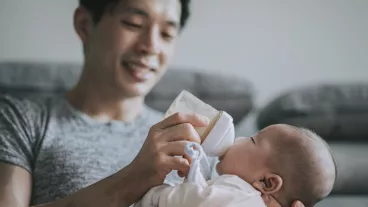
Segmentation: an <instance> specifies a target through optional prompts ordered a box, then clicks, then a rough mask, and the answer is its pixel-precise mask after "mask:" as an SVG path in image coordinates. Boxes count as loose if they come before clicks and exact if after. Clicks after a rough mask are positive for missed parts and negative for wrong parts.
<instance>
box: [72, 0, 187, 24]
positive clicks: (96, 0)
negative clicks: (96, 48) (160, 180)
mask: <svg viewBox="0 0 368 207" xmlns="http://www.w3.org/2000/svg"><path fill="white" fill-rule="evenodd" d="M119 1H123V0H79V5H81V6H83V7H85V8H86V9H87V10H88V11H89V12H90V13H91V15H92V17H93V21H94V22H95V23H98V22H99V21H100V20H101V17H102V16H103V14H104V13H105V12H106V10H107V9H108V7H110V6H113V5H114V4H117V3H119ZM180 3H181V17H180V27H181V28H183V27H184V26H185V24H186V23H187V20H188V18H189V15H190V12H189V4H190V0H180Z"/></svg>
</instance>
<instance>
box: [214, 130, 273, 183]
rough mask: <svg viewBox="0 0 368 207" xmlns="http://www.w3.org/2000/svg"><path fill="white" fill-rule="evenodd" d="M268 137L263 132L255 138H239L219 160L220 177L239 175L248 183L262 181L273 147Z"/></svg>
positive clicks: (218, 170) (217, 167)
mask: <svg viewBox="0 0 368 207" xmlns="http://www.w3.org/2000/svg"><path fill="white" fill-rule="evenodd" d="M266 135H267V134H266V132H262V131H261V132H260V133H258V134H257V135H256V136H254V137H250V138H245V137H240V138H237V139H236V141H235V143H234V144H233V145H232V146H230V147H229V149H228V150H227V152H226V153H225V154H224V155H223V156H222V157H220V158H219V160H220V162H219V163H218V164H217V166H216V169H217V172H218V173H219V174H220V175H223V174H232V175H237V176H239V177H240V178H242V179H243V180H245V181H247V182H248V183H253V182H254V181H256V180H260V179H262V175H263V174H264V173H265V172H266V171H267V170H268V168H267V159H268V156H269V154H270V147H271V145H270V144H269V142H268V139H267V138H266V137H265V136H266Z"/></svg>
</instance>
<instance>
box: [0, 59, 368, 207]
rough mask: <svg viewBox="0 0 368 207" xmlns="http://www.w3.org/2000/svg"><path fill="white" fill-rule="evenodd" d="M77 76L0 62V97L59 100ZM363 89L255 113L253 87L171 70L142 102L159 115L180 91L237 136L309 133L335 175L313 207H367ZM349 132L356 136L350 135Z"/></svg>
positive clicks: (308, 91) (299, 93)
mask: <svg viewBox="0 0 368 207" xmlns="http://www.w3.org/2000/svg"><path fill="white" fill-rule="evenodd" d="M80 72H81V67H80V65H79V64H73V63H42V62H3V63H0V95H1V94H4V93H7V94H11V95H14V96H21V97H28V98H39V97H42V96H54V95H62V94H64V93H65V91H66V90H68V89H69V88H71V87H72V86H73V85H74V84H75V83H76V81H77V79H78V76H79V74H80ZM367 88H368V87H367V86H366V85H357V84H353V85H349V86H340V85H334V86H316V87H306V88H302V89H297V90H292V91H289V92H287V93H285V94H282V95H280V97H278V98H277V99H275V100H274V101H272V102H270V103H269V104H268V105H267V106H266V107H265V108H263V109H262V110H259V111H255V110H254V108H255V107H254V102H253V97H254V90H253V85H252V83H251V82H249V81H247V80H246V79H244V78H241V77H232V76H228V75H225V74H213V73H211V74H210V73H205V72H201V71H194V70H188V69H185V70H184V69H180V68H179V69H177V68H176V69H170V70H169V71H168V72H167V73H166V75H165V76H164V77H163V79H162V80H161V81H160V83H159V84H158V85H157V86H156V87H155V88H154V89H153V91H152V92H151V93H150V94H149V95H148V96H147V99H146V103H147V105H149V106H151V107H152V108H155V109H157V110H160V111H165V110H166V109H167V107H168V106H169V104H170V103H171V102H172V101H173V99H174V98H175V97H176V95H177V94H178V93H179V92H180V91H181V90H183V89H186V90H188V91H191V92H192V93H193V94H195V95H196V96H198V97H199V98H201V99H203V100H204V101H206V102H208V103H209V104H211V105H213V106H214V107H216V108H218V109H221V110H225V111H227V112H228V113H230V114H231V115H232V116H233V117H234V122H235V124H236V129H237V134H238V135H243V136H244V135H251V134H252V133H255V132H256V131H257V130H259V129H260V128H263V127H264V126H267V125H269V124H273V123H289V124H294V125H300V126H306V127H309V128H312V129H314V130H315V131H317V132H318V133H319V134H322V136H323V137H324V138H326V140H327V141H328V143H329V144H330V146H331V149H332V152H333V153H334V155H335V157H336V160H337V164H338V172H339V173H338V180H337V183H336V186H335V189H334V191H333V193H332V195H331V196H330V197H329V198H328V199H326V200H324V201H323V202H321V203H320V204H318V207H343V206H344V207H345V206H354V207H368V185H366V183H368V159H366V158H368V141H367V139H365V138H368V137H367V133H365V131H364V130H367V129H368V120H367V117H368V116H367V115H368V110H366V109H367V106H368V102H367V100H368V98H367V97H368V90H367ZM331 94H334V95H333V96H331ZM352 100H354V101H352ZM365 101H366V102H365ZM352 123H353V124H352ZM352 133H356V134H353V135H354V136H350V135H351V134H352Z"/></svg>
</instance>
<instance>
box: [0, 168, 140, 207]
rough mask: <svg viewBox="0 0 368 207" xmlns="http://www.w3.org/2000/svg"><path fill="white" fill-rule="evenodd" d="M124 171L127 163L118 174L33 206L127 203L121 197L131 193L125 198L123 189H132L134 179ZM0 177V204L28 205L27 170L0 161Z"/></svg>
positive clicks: (51, 206) (29, 194) (121, 204)
mask: <svg viewBox="0 0 368 207" xmlns="http://www.w3.org/2000/svg"><path fill="white" fill-rule="evenodd" d="M128 172H129V169H128V167H127V168H125V169H123V170H121V171H120V172H119V175H118V174H116V175H113V176H111V177H108V178H106V179H104V180H102V181H100V182H98V183H96V184H94V185H91V186H89V187H87V188H85V189H82V190H80V191H79V192H77V193H75V194H73V195H71V196H68V197H66V198H63V199H60V200H58V201H55V202H53V203H48V204H43V205H39V206H37V207H79V206H91V207H94V206H96V207H97V206H98V207H100V206H122V207H124V206H129V204H128V203H126V202H125V199H126V201H127V202H129V200H134V199H135V198H134V196H133V197H132V198H131V199H129V193H128V192H127V191H126V190H127V189H130V190H134V184H135V183H136V181H134V176H128ZM0 178H1V179H0V206H9V207H29V203H30V196H31V191H32V176H31V174H30V173H29V172H28V171H26V170H24V169H23V168H21V167H18V166H15V165H11V164H4V163H0ZM127 178H129V179H127ZM132 178H133V179H132ZM142 187H143V188H144V186H142Z"/></svg>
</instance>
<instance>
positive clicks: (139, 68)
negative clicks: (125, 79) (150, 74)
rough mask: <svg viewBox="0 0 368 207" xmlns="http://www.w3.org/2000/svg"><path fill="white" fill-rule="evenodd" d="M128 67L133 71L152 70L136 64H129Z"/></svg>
mask: <svg viewBox="0 0 368 207" xmlns="http://www.w3.org/2000/svg"><path fill="white" fill-rule="evenodd" d="M127 66H128V68H130V69H133V70H145V69H147V70H150V68H146V67H142V66H140V65H138V64H135V63H127Z"/></svg>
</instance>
